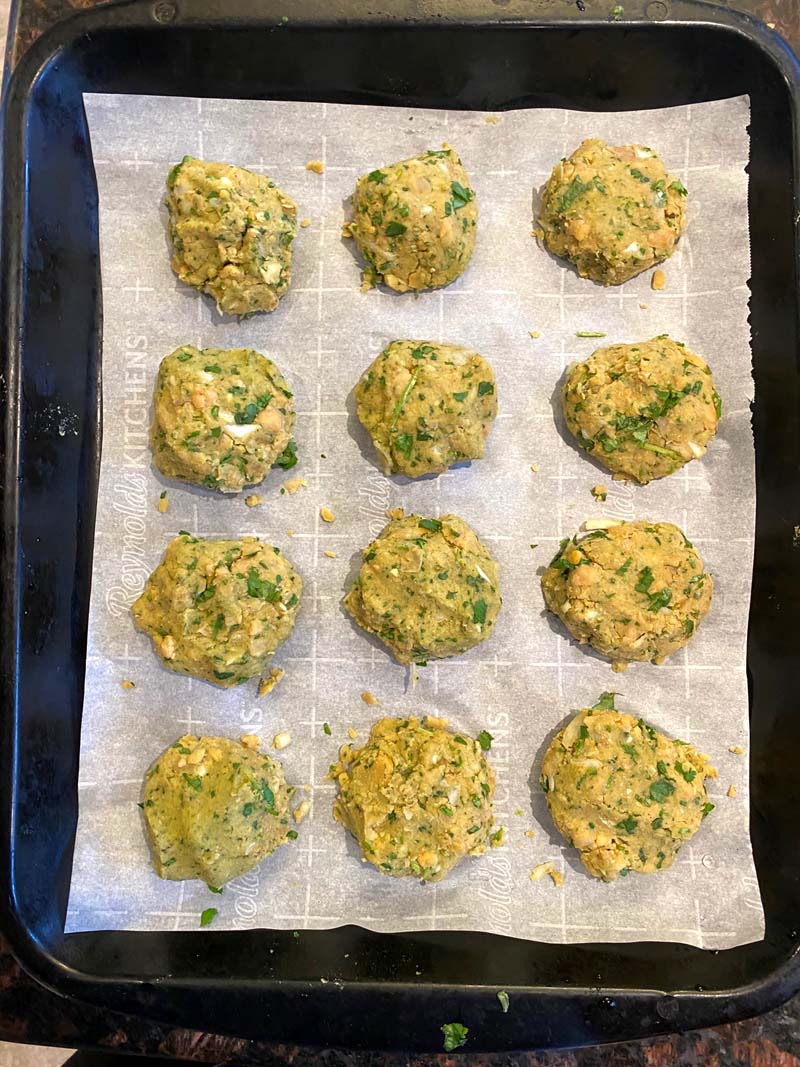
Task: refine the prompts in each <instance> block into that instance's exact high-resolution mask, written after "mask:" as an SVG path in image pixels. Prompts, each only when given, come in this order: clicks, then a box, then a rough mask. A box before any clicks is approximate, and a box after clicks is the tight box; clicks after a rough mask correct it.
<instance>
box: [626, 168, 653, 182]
mask: <svg viewBox="0 0 800 1067" xmlns="http://www.w3.org/2000/svg"><path fill="white" fill-rule="evenodd" d="M630 172H631V177H632V178H636V180H637V181H640V182H646V183H647V184H648V185H649V184H650V179H649V178H648V177H647V175H646V174H642V172H641V171H640V170H638V168H636V167H631V168H630Z"/></svg>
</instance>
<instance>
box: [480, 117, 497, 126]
mask: <svg viewBox="0 0 800 1067" xmlns="http://www.w3.org/2000/svg"><path fill="white" fill-rule="evenodd" d="M483 121H484V122H485V123H486V124H487V125H488V126H496V125H497V124H498V122H500V121H501V119H500V116H499V115H485V116H484V118H483Z"/></svg>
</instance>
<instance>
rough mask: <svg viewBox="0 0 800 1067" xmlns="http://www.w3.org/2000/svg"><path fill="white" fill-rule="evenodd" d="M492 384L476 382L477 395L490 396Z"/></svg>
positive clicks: (492, 390)
mask: <svg viewBox="0 0 800 1067" xmlns="http://www.w3.org/2000/svg"><path fill="white" fill-rule="evenodd" d="M493 392H494V386H493V385H492V383H491V382H478V396H491V394H492V393H493Z"/></svg>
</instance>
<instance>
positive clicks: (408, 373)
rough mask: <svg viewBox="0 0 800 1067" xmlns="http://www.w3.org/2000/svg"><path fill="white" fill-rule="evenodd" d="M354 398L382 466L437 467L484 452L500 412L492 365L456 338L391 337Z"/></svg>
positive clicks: (414, 474) (387, 469) (412, 473)
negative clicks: (442, 340)
mask: <svg viewBox="0 0 800 1067" xmlns="http://www.w3.org/2000/svg"><path fill="white" fill-rule="evenodd" d="M356 404H357V406H358V417H359V419H360V420H361V422H362V423H363V425H364V427H365V428H366V430H367V431H368V433H369V435H370V437H371V438H372V441H373V443H374V445H375V448H376V450H377V452H378V455H379V456H380V460H381V467H382V468H383V472H384V474H393V473H395V472H399V473H400V474H407V475H408V476H409V477H410V478H418V477H420V476H421V475H423V474H438V473H440V472H441V471H444V470H447V468H448V467H450V466H452V465H453V464H454V463H460V462H462V461H463V460H468V459H480V458H481V456H482V455H483V446H484V443H485V441H486V438H487V436H488V434H489V430H490V429H491V428H492V422H493V421H494V418H495V416H496V415H497V398H496V396H495V381H494V373H493V371H492V368H491V367H490V366H489V364H488V363H487V362H486V360H485V359H484V358H483V356H479V355H478V353H477V352H472V351H471V350H470V349H468V348H461V347H460V346H459V345H445V344H435V343H433V342H431V341H392V343H391V344H389V345H387V347H386V348H385V349H384V350H383V352H381V354H380V355H379V356H378V358H377V359H376V360H375V361H374V362H373V363H372V364H371V365H370V367H369V369H368V370H367V371H366V372H365V373H364V375H363V376H362V378H361V380H360V381H359V383H358V385H357V386H356Z"/></svg>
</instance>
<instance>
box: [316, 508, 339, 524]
mask: <svg viewBox="0 0 800 1067" xmlns="http://www.w3.org/2000/svg"><path fill="white" fill-rule="evenodd" d="M319 517H320V518H321V519H322V521H323V522H333V521H334V519H335V515H334V514H333V512H332V511H331V509H330V508H329V507H325V506H323V507H321V508H320V509H319Z"/></svg>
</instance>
